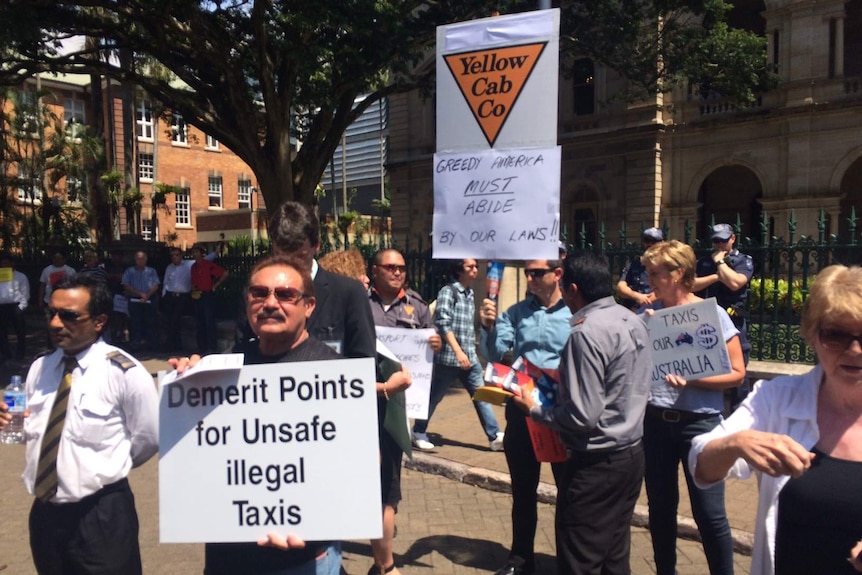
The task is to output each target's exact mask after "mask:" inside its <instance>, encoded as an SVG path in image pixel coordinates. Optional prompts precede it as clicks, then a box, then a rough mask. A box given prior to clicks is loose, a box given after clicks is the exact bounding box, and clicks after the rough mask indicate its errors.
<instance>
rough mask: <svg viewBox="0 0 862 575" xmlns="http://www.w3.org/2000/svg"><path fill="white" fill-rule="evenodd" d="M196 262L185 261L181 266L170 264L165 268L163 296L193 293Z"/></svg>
mask: <svg viewBox="0 0 862 575" xmlns="http://www.w3.org/2000/svg"><path fill="white" fill-rule="evenodd" d="M194 263H195V262H194V260H183V261H182V263H180V264H179V265H176V264H168V267H166V268H165V281H164V283H163V284H162V295H164V294H165V292H176V293H191V291H192V265H194Z"/></svg>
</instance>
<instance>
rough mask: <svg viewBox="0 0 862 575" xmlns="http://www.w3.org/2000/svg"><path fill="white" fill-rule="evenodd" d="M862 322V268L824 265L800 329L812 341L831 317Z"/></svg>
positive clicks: (803, 309)
mask: <svg viewBox="0 0 862 575" xmlns="http://www.w3.org/2000/svg"><path fill="white" fill-rule="evenodd" d="M838 318H840V319H842V320H845V319H846V320H849V321H851V322H853V323H855V324H857V325H862V268H860V267H859V266H852V267H847V266H843V265H833V266H829V267H827V268H824V269H823V270H822V271H821V272H820V273H819V274H817V278H816V279H815V280H814V283H813V284H811V287H810V288H809V290H808V299H806V300H805V305H804V307H803V308H802V323H801V325H800V327H799V332H800V334H801V335H802V337H804V338H805V341H806V342H808V344H809V345H810V344H812V343H813V342H814V340H815V339H816V337H817V332H818V331H820V327H821V326H822V325H823V323H824V321H825V320H827V319H838Z"/></svg>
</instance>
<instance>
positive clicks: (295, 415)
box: [159, 358, 382, 543]
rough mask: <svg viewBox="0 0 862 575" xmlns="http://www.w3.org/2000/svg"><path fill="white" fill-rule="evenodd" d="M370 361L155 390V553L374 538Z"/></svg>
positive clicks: (264, 369)
mask: <svg viewBox="0 0 862 575" xmlns="http://www.w3.org/2000/svg"><path fill="white" fill-rule="evenodd" d="M375 379H376V378H375V368H374V360H373V359H371V358H363V359H344V360H329V361H320V362H295V363H272V364H262V365H248V366H244V367H243V368H242V369H241V370H235V369H233V370H224V371H212V372H207V373H205V374H198V375H197V376H195V377H189V378H184V379H180V380H177V381H175V382H174V383H171V384H168V385H164V386H162V388H161V397H160V409H159V417H160V424H159V430H160V434H161V435H160V440H159V516H160V517H159V519H160V541H161V542H162V543H201V542H244V541H245V542H248V541H257V540H258V539H260V538H261V537H263V536H265V535H266V534H267V533H268V532H271V531H275V532H279V533H283V534H287V533H295V534H297V535H299V536H300V537H301V538H303V539H306V540H310V541H315V540H324V541H325V540H338V539H374V538H379V537H381V536H382V516H381V514H380V509H381V500H380V454H379V452H378V433H377V394H376V393H375V386H376V382H375Z"/></svg>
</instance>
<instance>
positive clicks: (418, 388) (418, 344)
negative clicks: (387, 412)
mask: <svg viewBox="0 0 862 575" xmlns="http://www.w3.org/2000/svg"><path fill="white" fill-rule="evenodd" d="M374 329H375V330H377V341H379V342H380V343H382V344H383V345H385V346H386V347H387V348H389V350H391V351H392V353H393V354H395V357H397V358H398V361H400V362H401V365H403V366H404V367H406V368H407V370H408V371H409V372H410V378H411V380H412V382H413V383H412V384H411V385H410V387H408V388H407V391H405V392H404V394H405V397H404V398H405V400H406V403H407V417H412V418H415V419H427V418H428V403H429V398H430V396H431V369H432V367H433V364H432V362H433V360H434V352H433V351H431V347H430V346H429V345H428V338H429V337H431V336H432V335H434V334H435V333H437V332H436V331H435V330H434V329H408V328H403V327H385V326H380V325H378V326H375V327H374Z"/></svg>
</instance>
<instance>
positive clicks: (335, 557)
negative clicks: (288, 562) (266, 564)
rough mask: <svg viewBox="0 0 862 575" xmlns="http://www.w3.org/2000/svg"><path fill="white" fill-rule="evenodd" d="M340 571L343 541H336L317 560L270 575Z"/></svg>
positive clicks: (335, 573) (318, 574) (330, 574)
mask: <svg viewBox="0 0 862 575" xmlns="http://www.w3.org/2000/svg"><path fill="white" fill-rule="evenodd" d="M339 573H341V542H340V541H335V542H333V543H332V545H330V546H329V547H327V548H326V553H324V554H323V555H322V556H320V557H318V558H317V559H316V560H314V561H309V562H308V563H306V564H305V565H300V566H299V567H294V568H293V569H285V570H284V571H281V572H278V573H272V574H270V575H338V574H339Z"/></svg>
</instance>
